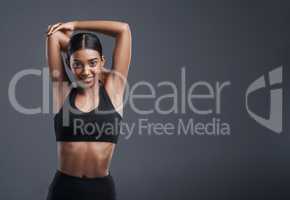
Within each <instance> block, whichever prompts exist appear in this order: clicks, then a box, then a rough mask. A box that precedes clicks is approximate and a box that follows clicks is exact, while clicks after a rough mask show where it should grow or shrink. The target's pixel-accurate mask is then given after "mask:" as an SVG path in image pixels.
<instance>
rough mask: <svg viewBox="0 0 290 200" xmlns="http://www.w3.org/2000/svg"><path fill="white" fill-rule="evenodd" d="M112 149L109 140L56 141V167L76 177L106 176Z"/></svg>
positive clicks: (112, 145)
mask: <svg viewBox="0 0 290 200" xmlns="http://www.w3.org/2000/svg"><path fill="white" fill-rule="evenodd" d="M114 149H115V144H114V143H110V142H58V143H57V154H58V169H59V170H60V171H62V172H64V173H66V174H69V175H72V176H77V177H88V178H93V177H102V176H107V175H108V174H109V168H110V163H111V160H112V156H113V152H114Z"/></svg>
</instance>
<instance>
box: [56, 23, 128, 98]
mask: <svg viewBox="0 0 290 200" xmlns="http://www.w3.org/2000/svg"><path fill="white" fill-rule="evenodd" d="M64 27H73V30H88V31H96V32H100V33H103V34H105V35H108V36H112V37H114V38H115V47H114V51H113V61H112V71H113V73H110V76H109V77H108V79H110V80H111V81H109V82H111V83H113V85H114V86H113V87H114V89H115V90H116V92H117V93H119V94H123V91H124V88H125V84H126V81H127V76H128V70H129V65H130V61H131V46H132V45H131V43H132V41H131V31H130V28H129V25H128V24H127V23H124V22H119V21H109V20H85V21H72V22H68V23H66V24H64V25H60V26H59V27H57V28H55V29H54V31H57V30H60V29H62V28H64ZM54 31H52V33H53V32H54ZM109 85H111V84H109ZM109 87H110V88H111V86H109Z"/></svg>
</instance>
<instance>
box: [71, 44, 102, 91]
mask: <svg viewBox="0 0 290 200" xmlns="http://www.w3.org/2000/svg"><path fill="white" fill-rule="evenodd" d="M69 62H70V67H71V70H72V72H73V73H74V75H75V77H76V79H77V81H78V82H79V83H80V84H81V85H83V86H84V87H92V86H94V84H95V83H97V82H98V80H99V76H100V73H101V71H102V67H103V66H104V63H105V59H104V57H101V56H100V54H99V52H98V51H96V50H93V49H80V50H78V51H75V52H74V53H73V54H72V55H71V56H70V61H69Z"/></svg>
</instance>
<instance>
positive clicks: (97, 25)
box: [75, 20, 128, 37]
mask: <svg viewBox="0 0 290 200" xmlns="http://www.w3.org/2000/svg"><path fill="white" fill-rule="evenodd" d="M127 29H128V24H127V23H124V22H119V21H109V20H86V21H75V30H89V31H97V32H100V33H103V34H105V35H109V36H112V37H116V36H118V35H119V34H121V33H123V32H124V31H126V30H127Z"/></svg>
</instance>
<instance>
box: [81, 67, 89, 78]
mask: <svg viewBox="0 0 290 200" xmlns="http://www.w3.org/2000/svg"><path fill="white" fill-rule="evenodd" d="M89 74H90V68H89V67H88V65H85V67H84V70H83V73H82V75H83V76H88V75H89Z"/></svg>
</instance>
